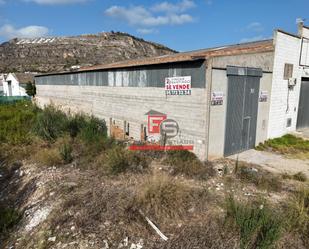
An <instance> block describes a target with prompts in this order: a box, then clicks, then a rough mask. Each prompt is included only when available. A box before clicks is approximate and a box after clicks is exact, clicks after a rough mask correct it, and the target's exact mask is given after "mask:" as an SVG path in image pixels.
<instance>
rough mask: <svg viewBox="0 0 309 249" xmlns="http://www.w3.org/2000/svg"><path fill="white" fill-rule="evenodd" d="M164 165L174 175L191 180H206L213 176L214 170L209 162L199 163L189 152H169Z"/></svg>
mask: <svg viewBox="0 0 309 249" xmlns="http://www.w3.org/2000/svg"><path fill="white" fill-rule="evenodd" d="M164 163H165V164H167V165H169V166H171V167H172V169H173V174H174V175H179V174H180V175H185V176H188V177H191V178H196V179H202V180H207V179H208V178H209V177H211V176H214V175H215V170H214V169H213V166H212V164H211V163H210V162H207V163H203V162H201V161H200V160H199V159H198V158H197V157H196V155H195V154H193V153H192V152H190V151H186V150H184V151H183V150H182V151H170V152H168V153H167V156H166V159H165V160H164Z"/></svg>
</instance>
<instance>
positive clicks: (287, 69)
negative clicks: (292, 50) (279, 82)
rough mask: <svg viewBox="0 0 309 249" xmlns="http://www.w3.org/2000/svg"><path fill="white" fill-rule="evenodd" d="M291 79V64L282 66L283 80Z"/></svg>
mask: <svg viewBox="0 0 309 249" xmlns="http://www.w3.org/2000/svg"><path fill="white" fill-rule="evenodd" d="M292 77H293V64H289V63H285V64H284V75H283V78H284V79H285V80H288V79H290V78H292Z"/></svg>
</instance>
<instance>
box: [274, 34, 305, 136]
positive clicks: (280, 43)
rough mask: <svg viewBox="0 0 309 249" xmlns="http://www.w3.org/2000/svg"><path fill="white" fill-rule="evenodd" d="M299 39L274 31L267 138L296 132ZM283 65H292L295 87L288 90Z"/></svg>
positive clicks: (300, 73)
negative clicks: (288, 121)
mask: <svg viewBox="0 0 309 249" xmlns="http://www.w3.org/2000/svg"><path fill="white" fill-rule="evenodd" d="M300 41H301V40H300V38H298V37H294V36H292V35H288V34H285V33H283V32H281V31H275V35H274V42H275V56H274V67H273V80H272V93H271V105H270V113H269V127H268V138H275V137H280V136H282V135H284V134H286V133H288V132H291V131H295V130H296V122H297V111H298V101H299V92H300V83H301V75H302V71H303V69H302V68H301V67H300V66H299V54H300V44H301V42H300ZM285 63H290V64H293V65H294V66H293V78H296V79H297V84H296V86H295V87H294V88H293V89H291V90H289V89H288V80H284V65H285ZM288 118H291V119H292V126H291V127H286V126H287V119H288Z"/></svg>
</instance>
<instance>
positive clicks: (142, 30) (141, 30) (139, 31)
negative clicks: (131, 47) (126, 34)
mask: <svg viewBox="0 0 309 249" xmlns="http://www.w3.org/2000/svg"><path fill="white" fill-rule="evenodd" d="M137 32H138V33H140V34H143V35H148V34H154V33H158V30H156V29H143V28H141V29H137Z"/></svg>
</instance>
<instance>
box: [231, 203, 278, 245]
mask: <svg viewBox="0 0 309 249" xmlns="http://www.w3.org/2000/svg"><path fill="white" fill-rule="evenodd" d="M226 224H229V225H231V226H232V229H233V227H234V226H236V228H237V229H238V230H239V233H240V248H252V249H253V248H261V249H268V248H273V247H274V245H275V243H276V242H277V241H278V240H279V239H280V237H281V234H282V231H283V222H282V221H281V217H280V215H278V214H277V213H274V212H272V211H271V210H270V209H269V208H268V207H264V206H258V205H254V204H252V203H240V202H236V201H235V200H234V198H233V197H229V198H228V199H227V202H226Z"/></svg>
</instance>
